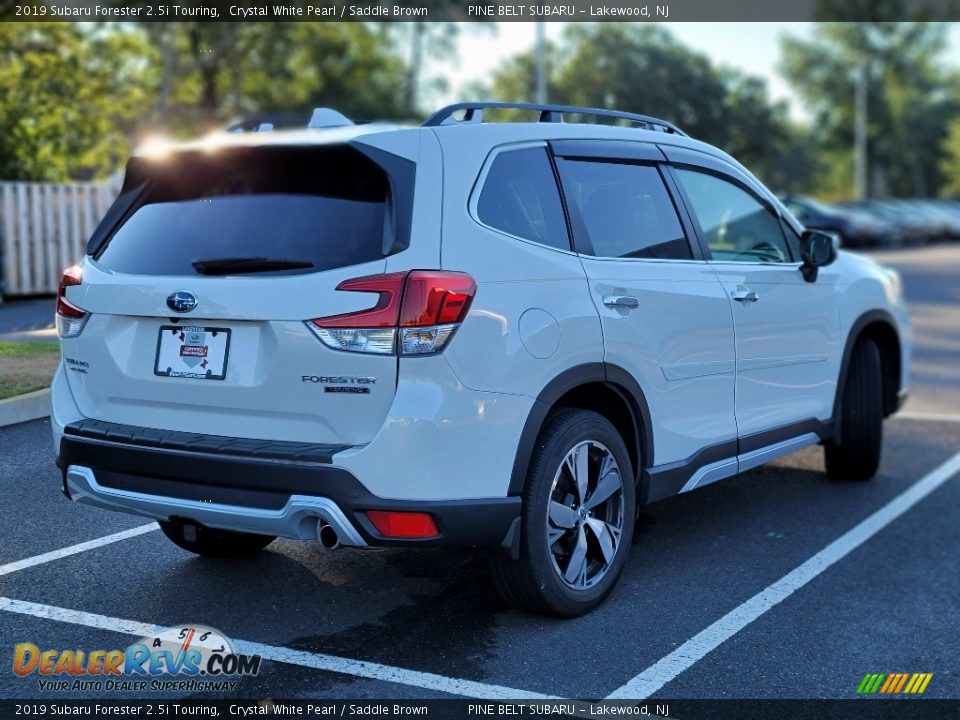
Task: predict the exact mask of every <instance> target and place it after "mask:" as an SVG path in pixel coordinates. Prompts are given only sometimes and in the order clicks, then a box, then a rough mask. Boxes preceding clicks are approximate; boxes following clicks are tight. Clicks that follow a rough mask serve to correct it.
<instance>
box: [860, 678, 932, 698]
mask: <svg viewBox="0 0 960 720" xmlns="http://www.w3.org/2000/svg"><path fill="white" fill-rule="evenodd" d="M932 678H933V673H867V674H866V675H864V676H863V680H861V681H860V684H859V685H858V686H857V694H858V695H873V694H875V693H877V692H879V693H880V694H883V695H896V694H898V693H900V692H903V693H904V694H910V695H921V694H923V691H924V690H926V689H927V685H929V684H930V680H931V679H932Z"/></svg>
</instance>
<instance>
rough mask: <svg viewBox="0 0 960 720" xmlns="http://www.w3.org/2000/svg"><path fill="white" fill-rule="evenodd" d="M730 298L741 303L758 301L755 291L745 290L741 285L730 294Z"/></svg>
mask: <svg viewBox="0 0 960 720" xmlns="http://www.w3.org/2000/svg"><path fill="white" fill-rule="evenodd" d="M730 297H732V298H733V299H734V300H736V301H737V302H741V303H748V302H756V301H757V300H759V299H760V296H759V295H757V293H756V291H754V290H750V289H749V288H745V287H744V286H743V285H741V286H740V287H738V288H737V289H736V290H734V291H733V292H732V293H730Z"/></svg>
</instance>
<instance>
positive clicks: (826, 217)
mask: <svg viewBox="0 0 960 720" xmlns="http://www.w3.org/2000/svg"><path fill="white" fill-rule="evenodd" d="M782 199H783V204H784V205H786V206H787V209H788V210H789V211H790V212H791V213H793V216H794V217H795V218H796V219H797V220H799V221H800V222H801V223H803V225H804V227H806V228H808V229H810V230H824V231H826V232H830V233H833V234H835V235H838V236H839V237H840V242H841V244H842V245H843V246H845V247H851V248H866V247H885V246H889V245H894V244H896V243H897V242H898V241H899V239H900V238H899V235H898V228H897V227H896V226H895V225H894V224H892V223H891V222H890V221H888V220H885V219H884V218H882V217H879V216H878V215H875V214H870V213H867V212H863V211H861V210H858V209H856V208H853V207H840V206H833V205H827V204H825V203H822V202H820V201H819V200H815V199H813V198H811V197H806V196H802V195H786V196H784V197H783V198H782Z"/></svg>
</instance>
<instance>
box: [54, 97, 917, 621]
mask: <svg viewBox="0 0 960 720" xmlns="http://www.w3.org/2000/svg"><path fill="white" fill-rule="evenodd" d="M491 108H494V109H495V110H496V111H498V112H499V111H501V110H502V109H501V108H500V107H496V105H495V104H491V103H486V104H479V103H478V104H462V105H459V106H451V107H449V108H445V109H443V110H441V111H439V112H437V113H436V114H435V115H433V116H432V117H431V118H430V119H428V120H427V122H426V123H425V124H424V125H423V126H421V127H399V126H392V125H382V124H376V123H373V124H367V125H359V126H354V125H353V124H352V123H349V121H346V120H345V119H342V121H338V120H335V121H334V122H331V121H330V118H331V117H333V118H337V117H338V116H337V115H336V114H335V113H332V112H330V111H318V113H317V114H316V116H315V117H319V118H320V121H318V122H315V123H311V127H307V128H303V129H299V130H283V131H275V132H239V133H224V134H222V135H217V136H213V137H210V138H207V139H205V140H203V141H198V142H195V143H186V144H182V145H176V146H171V147H165V148H160V149H159V150H157V149H154V151H151V152H144V153H143V154H141V155H138V156H135V157H134V158H132V159H131V160H130V162H129V164H128V166H127V171H126V178H125V181H124V184H123V189H122V191H121V193H120V195H119V197H118V198H117V200H116V202H115V203H114V205H113V206H112V207H111V209H110V210H109V212H108V213H107V215H106V217H105V218H104V219H103V221H102V223H101V224H100V226H99V227H98V229H97V230H96V232H95V234H94V235H93V237H92V238H91V239H90V242H89V246H88V248H87V254H86V256H85V257H84V258H83V260H82V262H81V263H80V264H79V265H78V266H76V267H74V268H71V269H69V270H68V271H67V272H66V273H65V274H64V276H63V280H62V284H61V288H60V292H59V297H58V302H57V320H58V329H59V335H60V338H61V345H62V352H63V362H62V363H61V365H60V368H59V371H58V372H57V374H56V377H55V379H54V382H53V388H52V404H53V412H52V424H53V433H54V440H55V446H56V448H57V451H58V462H59V466H60V468H61V469H62V472H63V491H64V493H65V494H66V495H67V496H68V497H69V498H71V499H72V500H75V501H77V502H82V503H88V504H91V505H95V506H99V507H103V508H109V509H113V510H120V511H124V512H130V513H135V514H139V515H143V516H146V517H150V518H154V519H156V520H157V521H158V522H159V523H160V526H161V528H162V529H163V532H164V533H165V534H166V535H167V536H168V537H169V538H170V539H171V540H172V541H173V542H175V543H176V544H177V545H179V546H181V547H183V548H186V549H188V550H191V551H193V552H196V553H200V554H203V555H214V556H240V555H246V554H249V553H252V552H255V551H257V550H260V549H262V548H263V547H265V546H266V545H267V544H269V543H270V542H271V541H272V540H273V539H274V538H275V537H278V536H281V537H287V538H300V539H317V538H319V541H320V542H321V543H323V544H324V545H325V546H327V547H336V546H338V545H344V546H351V547H364V546H376V545H381V546H382V545H391V546H403V547H408V546H409V547H416V546H425V545H437V544H454V545H464V546H485V547H489V548H491V549H492V552H491V556H492V560H493V578H494V581H495V583H496V585H497V587H498V588H499V590H500V591H501V593H502V595H503V596H504V597H505V598H506V599H507V600H508V601H510V602H512V603H514V604H517V605H520V606H523V607H526V608H530V609H533V610H537V611H542V612H548V613H553V614H557V615H564V616H572V615H577V614H580V613H583V612H586V611H588V610H590V609H591V608H593V607H595V606H596V605H597V604H599V603H600V602H601V601H602V600H603V598H604V597H606V595H607V594H608V593H609V592H610V591H611V589H612V588H613V586H614V585H615V584H616V581H617V579H618V577H619V576H620V574H621V571H622V569H623V567H624V563H625V562H626V560H627V554H628V551H629V549H630V545H631V542H630V540H631V537H632V534H633V529H634V521H635V518H636V515H637V511H638V508H639V507H640V506H642V505H643V504H645V503H650V502H653V501H655V500H658V499H661V498H665V497H668V496H671V495H675V494H677V493H682V492H688V491H690V490H693V489H696V488H698V487H700V486H703V485H705V484H707V483H711V482H714V481H717V480H720V479H722V478H726V477H730V476H732V475H735V474H737V473H738V472H741V471H744V470H747V469H749V468H752V467H755V466H757V465H760V464H763V463H765V462H768V461H770V460H773V459H775V458H777V457H780V456H782V455H785V454H787V453H790V452H793V451H795V450H798V449H800V448H803V447H806V446H809V445H813V444H818V443H819V444H822V445H823V446H824V449H825V460H826V469H827V472H828V473H829V474H830V475H832V476H835V477H838V478H849V479H858V480H865V479H868V478H870V477H871V476H873V474H874V473H875V471H876V469H877V467H878V463H879V460H880V450H881V436H882V421H883V418H884V417H886V416H888V415H890V414H891V413H893V412H895V411H896V410H897V409H898V407H899V406H900V404H901V402H902V399H903V398H904V396H905V393H906V387H907V366H908V357H909V351H910V332H909V326H908V324H907V315H906V310H905V306H904V302H903V300H902V297H901V292H900V282H899V278H898V277H897V275H896V274H895V273H894V272H893V271H891V270H888V269H885V268H883V267H881V266H879V265H877V264H875V263H873V262H871V261H869V260H867V259H865V258H862V257H858V256H856V255H850V254H847V253H844V252H838V251H837V249H836V247H835V243H834V241H833V239H832V238H831V237H829V236H827V235H824V234H821V233H816V232H807V231H804V229H803V228H802V227H801V226H800V225H799V224H798V223H797V221H796V220H794V219H793V218H792V217H791V216H790V214H789V213H788V212H787V211H786V210H785V209H784V208H783V206H782V205H781V204H780V203H779V201H778V200H777V199H776V197H775V196H774V195H773V194H772V193H770V192H769V191H768V190H767V189H766V188H765V187H764V186H763V185H762V184H761V183H760V182H759V181H758V180H757V179H756V178H755V177H754V176H753V175H752V174H751V173H750V172H749V171H748V170H747V169H745V168H744V167H743V166H742V165H740V164H739V163H737V162H736V161H735V160H734V159H733V158H731V157H729V156H728V155H726V154H725V153H723V152H721V151H719V150H717V149H716V148H714V147H711V146H709V145H706V144H704V143H701V142H698V141H696V140H692V139H690V138H688V137H687V136H686V135H684V134H683V133H682V132H681V131H680V130H678V129H677V128H675V127H674V126H672V125H670V124H669V123H667V122H665V121H662V120H658V119H655V118H649V117H646V116H640V115H632V114H628V113H619V112H615V111H603V110H592V109H584V108H563V107H555V106H532V105H514V106H511V109H512V111H514V112H528V113H533V115H534V117H533V121H531V122H484V121H483V113H484V111H485V110H486V111H487V113H488V119H489V114H490V111H491ZM574 114H578V115H579V116H581V117H583V116H592V117H593V118H595V119H600V120H601V121H605V120H609V119H613V120H614V121H616V122H620V123H632V124H633V127H615V126H612V125H604V124H599V123H598V124H594V123H590V124H587V123H575V122H561V121H560V120H561V119H562V118H563V116H564V115H567V116H568V118H569V117H573V115H574ZM332 124H335V125H338V126H337V127H330V125H332ZM313 125H320V126H322V127H313Z"/></svg>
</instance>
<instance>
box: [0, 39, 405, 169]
mask: <svg viewBox="0 0 960 720" xmlns="http://www.w3.org/2000/svg"><path fill="white" fill-rule="evenodd" d="M409 81H410V80H409V77H408V73H407V66H406V63H405V61H404V60H403V58H402V57H401V56H400V54H399V53H397V52H396V51H395V50H394V45H393V42H392V40H391V38H390V35H389V31H388V29H387V28H386V27H384V26H381V25H376V24H370V23H319V22H318V23H204V22H178V23H140V24H137V23H122V24H121V23H112V24H92V23H91V24H81V23H58V22H44V23H34V24H26V23H17V24H14V23H0V96H2V97H3V98H4V100H3V102H2V103H0V178H3V179H6V180H18V179H19V180H65V179H80V178H88V177H97V176H103V175H106V174H109V173H110V172H113V171H115V170H116V169H117V168H118V167H120V166H121V165H122V162H123V160H124V159H125V158H126V156H127V155H128V154H129V151H130V146H131V143H133V142H135V141H136V140H137V139H138V138H140V137H142V136H145V135H149V134H155V133H163V134H174V135H195V134H197V133H202V132H206V131H209V130H211V129H214V128H218V127H223V126H224V125H225V124H226V123H227V122H228V121H230V120H233V119H237V118H239V117H242V116H244V115H252V114H257V113H263V112H279V113H284V112H297V113H301V114H304V115H305V114H306V113H308V112H309V110H310V109H311V108H313V107H316V106H318V105H329V106H334V107H336V108H337V109H339V110H340V111H342V112H344V113H346V114H347V115H349V116H352V117H355V118H360V119H395V118H407V117H410V116H411V114H412V110H411V108H409V107H408V106H407V105H406V100H407V97H408V93H409Z"/></svg>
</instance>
